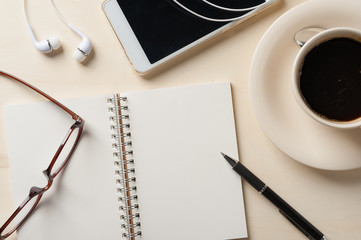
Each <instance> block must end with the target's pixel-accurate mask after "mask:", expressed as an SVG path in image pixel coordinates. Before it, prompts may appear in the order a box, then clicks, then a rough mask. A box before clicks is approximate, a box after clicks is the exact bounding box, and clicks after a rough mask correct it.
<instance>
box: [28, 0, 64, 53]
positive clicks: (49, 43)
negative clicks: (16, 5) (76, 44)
mask: <svg viewBox="0 0 361 240" xmlns="http://www.w3.org/2000/svg"><path fill="white" fill-rule="evenodd" d="M23 7H24V16H25V20H26V23H27V28H28V30H29V33H30V36H31V40H32V41H33V43H34V45H35V47H36V49H38V50H39V51H40V52H43V53H49V52H52V51H53V50H56V49H58V48H60V46H61V43H60V40H59V39H58V38H57V37H51V38H48V39H46V40H43V41H40V42H39V41H38V40H37V39H36V37H35V34H34V32H33V29H32V28H31V26H30V24H29V21H28V18H27V16H26V11H25V0H24V1H23Z"/></svg>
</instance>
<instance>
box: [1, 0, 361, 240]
mask: <svg viewBox="0 0 361 240" xmlns="http://www.w3.org/2000/svg"><path fill="white" fill-rule="evenodd" d="M54 2H55V4H56V5H57V8H58V10H59V11H60V12H61V13H62V14H63V16H64V17H65V18H66V19H67V20H68V21H70V22H71V23H72V24H73V25H75V26H77V27H78V28H80V29H81V30H82V31H83V32H84V33H86V34H87V35H88V37H89V38H90V39H91V41H92V42H93V46H94V54H93V55H92V57H91V59H90V61H89V62H88V63H87V64H86V65H83V64H79V63H77V62H76V61H75V60H74V59H72V52H73V50H74V49H75V48H76V46H77V45H78V44H79V42H80V39H79V37H78V36H77V35H75V34H74V33H73V32H72V31H71V30H69V29H68V28H67V27H66V26H65V25H64V24H63V23H62V22H61V21H60V20H59V19H58V18H57V16H56V15H55V13H54V11H53V10H52V8H51V5H50V3H49V1H46V0H38V1H28V2H27V12H28V17H29V19H30V21H31V23H32V26H33V28H34V31H35V32H36V35H37V36H38V37H39V39H45V38H48V37H50V36H58V37H59V38H60V39H61V41H62V43H63V49H62V51H61V52H60V53H59V54H56V55H44V54H41V53H39V52H38V51H37V50H36V49H35V48H34V47H33V44H32V42H31V40H30V36H29V34H28V32H27V30H26V25H25V20H24V16H23V9H22V1H1V2H0V20H1V21H0V30H1V37H0V69H1V70H3V71H7V72H9V73H12V74H14V75H16V76H18V77H21V78H23V79H24V80H26V81H28V82H30V83H32V84H34V85H36V86H37V87H39V88H40V89H42V90H43V91H45V92H47V93H49V94H50V95H51V96H53V97H55V98H57V99H66V98H76V97H82V96H93V95H98V94H104V93H113V92H114V90H116V91H119V92H123V91H133V90H144V89H155V88H161V87H162V88H163V87H172V86H183V85H191V84H199V83H207V82H216V81H230V82H231V83H232V93H233V100H234V110H235V120H236V127H237V135H238V145H239V151H240V152H239V156H240V158H241V160H242V162H243V163H244V164H245V165H247V166H248V167H249V168H250V169H253V170H254V172H255V173H257V175H259V176H260V177H261V178H262V179H263V180H264V181H265V182H267V183H268V184H269V185H270V186H272V188H273V189H274V190H275V191H276V192H277V193H279V194H280V195H281V196H283V197H284V198H285V199H286V200H287V201H288V202H289V203H290V205H292V206H294V207H295V208H296V209H297V210H298V211H299V212H301V213H303V215H304V216H306V218H308V219H309V220H310V221H311V222H312V223H313V224H314V225H315V226H317V227H318V228H319V229H320V230H322V232H324V233H325V234H326V236H327V239H332V240H359V239H361V169H356V170H350V171H324V170H319V169H314V168H311V167H308V166H305V165H303V164H301V163H299V162H297V161H295V160H293V159H291V158H290V157H288V156H287V155H286V154H284V153H283V152H282V151H280V150H279V149H278V148H277V147H276V146H275V145H273V144H272V142H271V141H270V140H269V139H268V138H267V136H266V135H265V134H264V133H263V131H262V130H261V128H260V127H259V125H258V123H257V120H256V118H255V116H254V114H253V110H252V107H251V103H250V93H249V69H250V65H251V62H252V56H253V54H254V52H255V49H256V47H257V44H258V43H259V41H260V39H261V37H262V35H263V34H264V33H265V31H266V30H267V29H268V28H269V27H270V25H271V24H272V23H273V22H274V21H275V20H276V19H277V18H278V17H280V16H281V15H282V14H283V13H285V12H286V11H287V10H289V9H291V8H292V7H294V6H296V5H298V4H302V3H303V2H305V0H281V3H279V4H278V5H277V6H275V7H274V8H273V9H271V10H269V11H267V12H264V13H262V14H261V15H259V16H257V17H255V18H252V19H251V20H249V21H247V22H246V23H244V24H241V25H240V26H237V27H236V28H235V29H232V30H230V31H228V32H226V33H224V34H222V35H221V36H219V37H217V38H216V39H214V40H212V41H210V42H209V43H207V44H205V45H204V46H203V47H200V48H199V49H197V50H195V51H193V52H192V53H191V54H189V56H186V57H182V58H180V59H178V60H176V61H174V62H172V63H170V64H168V65H167V66H165V67H164V68H162V69H160V70H159V71H156V72H155V73H153V74H150V75H147V76H139V75H137V74H136V73H135V72H134V70H133V69H132V67H131V65H130V64H129V62H128V59H127V57H126V55H125V53H124V51H123V49H122V47H121V45H120V44H119V42H118V40H117V38H116V37H115V34H114V33H113V31H112V28H111V26H110V25H109V23H108V21H107V19H106V17H105V15H104V13H103V12H102V8H101V6H102V2H103V0H93V1H87V0H78V1H70V0H66V1H54ZM0 78H1V79H0V82H1V83H0V84H1V87H0V104H1V108H0V224H2V223H3V222H4V221H5V220H6V219H7V218H8V217H9V216H10V214H11V213H12V211H13V208H14V207H17V206H14V205H13V202H12V188H11V178H10V171H9V162H8V155H7V146H6V144H7V142H6V137H5V130H6V129H5V123H4V116H3V107H4V106H6V105H10V104H18V103H26V102H35V101H41V100H43V99H42V98H41V97H40V96H37V94H34V93H33V92H32V91H30V90H27V89H25V88H24V87H22V86H20V85H19V84H16V83H15V82H13V81H10V80H8V79H6V78H3V77H0ZM24 121H26V119H24ZM19 137H21V133H19ZM29 141H31V140H30V139H29ZM19 151H21V146H19ZM31 160H32V159H29V161H31ZM243 186H244V197H245V207H246V214H247V224H248V231H249V239H252V240H268V239H272V240H274V239H277V240H283V239H294V240H296V239H300V240H303V239H305V237H304V236H303V235H302V234H301V233H300V232H299V231H297V230H296V229H295V228H294V227H293V226H292V225H291V224H290V223H289V222H287V221H286V220H285V219H284V218H283V217H282V216H281V215H280V214H279V213H278V211H277V209H276V208H275V207H273V206H272V205H271V203H269V202H268V201H266V199H264V198H263V197H261V196H260V195H259V194H258V193H257V192H256V191H255V190H254V189H252V188H251V187H250V186H249V185H248V184H246V183H244V184H243ZM25 195H26V193H24V196H25ZM10 239H16V237H15V236H12V237H10Z"/></svg>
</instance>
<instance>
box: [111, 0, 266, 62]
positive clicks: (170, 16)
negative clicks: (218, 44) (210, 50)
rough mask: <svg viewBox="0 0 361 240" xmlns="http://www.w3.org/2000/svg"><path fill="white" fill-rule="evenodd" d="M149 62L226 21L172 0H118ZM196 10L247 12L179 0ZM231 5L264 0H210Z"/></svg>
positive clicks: (221, 13) (224, 13) (219, 14)
mask: <svg viewBox="0 0 361 240" xmlns="http://www.w3.org/2000/svg"><path fill="white" fill-rule="evenodd" d="M117 1H118V4H119V6H120V8H121V9H122V11H123V13H124V15H125V17H126V18H127V20H128V22H129V24H130V26H131V27H132V29H133V32H134V33H135V35H136V37H137V39H138V41H139V43H140V44H141V46H142V48H143V50H144V52H145V54H146V56H147V57H148V60H149V62H150V63H154V62H157V61H158V60H160V59H162V58H164V57H166V56H168V55H170V54H172V53H174V52H176V51H177V50H179V49H181V48H183V47H185V46H187V45H188V44H190V43H192V42H194V41H196V40H197V39H199V38H202V37H203V36H205V35H207V34H209V33H211V32H213V31H214V30H216V29H217V28H219V27H221V26H223V25H225V24H227V22H221V23H219V22H212V21H208V20H204V19H201V18H199V17H196V16H194V15H192V14H190V13H188V12H186V11H185V10H183V9H182V8H180V7H179V6H178V5H176V4H175V3H174V2H173V1H172V0H117ZM178 1H179V2H180V3H182V4H184V5H185V6H187V7H189V8H190V9H192V10H193V11H195V12H197V13H200V14H202V15H205V16H207V17H212V18H222V19H224V18H232V17H236V16H240V15H243V14H246V13H247V11H245V12H230V11H224V10H219V9H216V8H214V7H212V6H210V5H208V4H205V3H204V2H202V0H178ZM209 1H210V2H212V3H215V4H218V5H222V6H225V7H229V8H243V7H251V6H254V5H258V4H260V3H263V2H264V0H228V1H224V0H209Z"/></svg>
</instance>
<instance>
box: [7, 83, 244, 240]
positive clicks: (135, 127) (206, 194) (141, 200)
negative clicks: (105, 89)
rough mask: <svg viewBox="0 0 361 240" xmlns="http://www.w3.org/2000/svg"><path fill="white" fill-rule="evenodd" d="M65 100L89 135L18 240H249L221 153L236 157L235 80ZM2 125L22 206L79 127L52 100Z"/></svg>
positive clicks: (238, 193)
mask: <svg viewBox="0 0 361 240" xmlns="http://www.w3.org/2000/svg"><path fill="white" fill-rule="evenodd" d="M63 103H64V104H65V105H66V106H67V107H69V108H70V109H72V110H73V111H74V112H76V113H77V114H79V115H80V116H81V117H82V118H83V119H84V120H85V128H84V133H83V136H82V138H81V140H80V143H79V145H78V148H77V149H76V151H75V153H74V154H73V157H72V159H71V161H70V162H69V164H68V165H67V167H66V169H65V170H64V172H63V173H62V175H60V176H58V178H57V179H55V182H54V185H53V186H52V188H51V189H50V190H49V191H48V192H47V193H46V194H45V195H44V197H43V199H42V201H41V202H40V204H39V206H38V208H37V210H36V211H35V213H34V214H33V215H32V217H31V218H30V219H29V220H28V221H27V222H26V223H25V224H24V226H23V227H22V228H21V229H20V230H19V232H18V239H19V240H34V239H37V240H49V239H50V240H64V239H77V240H78V239H87V240H98V239H107V240H119V239H144V240H169V239H172V240H185V239H187V240H196V239H197V240H198V239H199V240H204V239H207V240H222V239H239V238H245V237H247V230H246V222H245V213H244V205H243V195H242V187H241V181H240V178H239V176H238V175H237V174H235V173H234V172H233V170H232V169H231V168H230V167H229V164H228V163H227V162H226V161H224V159H223V157H222V156H221V154H220V152H221V151H223V152H225V153H227V154H229V155H231V156H234V157H237V153H238V151H237V140H236V134H235V125H234V116H233V106H232V97H231V89H230V84H229V83H212V84H203V85H197V86H188V87H176V88H168V89H158V90H149V91H139V92H130V93H122V94H119V95H113V96H96V97H89V98H81V99H75V100H66V101H63ZM5 121H6V134H7V145H8V152H9V159H10V169H11V177H12V187H13V199H14V207H17V206H18V205H19V203H20V202H21V201H22V200H24V199H25V197H26V195H27V194H28V191H29V189H30V187H31V186H34V185H35V186H44V184H45V178H44V176H43V175H42V172H41V171H42V170H44V169H45V168H46V167H47V165H48V164H49V162H50V160H51V157H52V156H53V154H54V153H55V151H56V149H57V147H58V146H59V144H60V142H61V140H62V138H63V136H64V135H65V133H66V131H67V129H68V127H69V126H70V122H72V121H71V119H70V118H69V117H68V115H66V114H64V113H63V112H62V111H60V110H59V109H58V108H57V107H56V106H54V105H53V104H52V103H50V102H45V103H31V104H26V105H17V106H9V107H7V108H6V109H5ZM128 133H130V134H128ZM130 142H131V144H130ZM122 156H123V157H122ZM122 158H123V164H120V165H118V164H117V163H119V162H120V161H121V159H122ZM130 159H134V163H133V162H132V161H127V160H130ZM124 167H125V168H127V170H125V169H124ZM132 169H134V170H135V172H133V171H132ZM128 170H129V173H127V175H125V174H124V173H125V172H128ZM133 177H135V178H136V179H135V180H136V181H133V180H134V179H133ZM122 178H125V179H122ZM130 179H131V180H132V181H130ZM128 180H129V181H128ZM124 185H126V186H124ZM124 189H125V191H124ZM124 199H128V200H129V201H124ZM125 208H128V210H129V209H130V210H131V214H130V213H129V211H125V210H123V209H125ZM130 220H131V221H130ZM129 224H133V225H130V226H129ZM131 233H133V235H136V236H137V237H136V238H134V237H127V236H129V234H131ZM138 234H139V235H140V236H138Z"/></svg>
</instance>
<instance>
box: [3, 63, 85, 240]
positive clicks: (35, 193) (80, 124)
mask: <svg viewBox="0 0 361 240" xmlns="http://www.w3.org/2000/svg"><path fill="white" fill-rule="evenodd" d="M0 75H2V76H4V77H7V78H10V79H13V80H15V81H17V82H19V83H21V84H23V85H25V86H27V87H29V88H31V89H32V90H34V91H35V92H37V93H39V94H40V95H42V96H43V97H45V98H47V99H49V100H50V101H51V102H53V103H54V104H56V105H57V106H58V107H60V108H61V109H63V110H64V111H65V112H67V113H68V114H69V115H70V116H71V117H72V119H73V120H75V123H73V124H72V125H71V126H70V128H69V130H68V132H67V133H66V135H65V137H64V139H63V141H62V142H61V144H60V146H59V148H58V150H57V151H56V153H55V155H54V157H53V158H52V160H51V162H50V164H49V166H48V168H47V169H45V170H44V171H43V174H44V175H45V177H46V179H47V180H48V184H47V185H46V186H45V187H43V188H40V187H35V186H33V187H31V188H30V191H29V195H28V196H27V197H26V198H25V200H24V201H23V202H22V203H21V204H20V206H19V207H18V208H17V209H16V210H15V211H14V212H13V214H12V215H11V216H10V217H9V219H8V220H7V221H6V222H5V223H4V224H3V225H2V226H1V228H0V240H4V239H6V238H8V237H9V236H10V235H12V234H13V233H14V232H15V231H17V230H18V229H19V228H20V227H21V226H22V225H23V224H24V223H25V222H26V220H27V219H28V218H29V217H30V216H31V215H32V214H33V212H34V210H35V209H36V207H37V205H38V203H39V202H40V200H41V198H42V196H43V194H44V193H45V192H46V191H47V190H48V189H49V188H50V187H51V186H52V184H53V180H54V178H55V177H56V176H57V175H58V174H59V173H60V172H61V170H63V169H64V167H65V166H66V165H67V163H68V162H69V160H70V158H71V155H72V154H73V152H74V150H75V148H76V146H77V145H78V143H79V139H80V137H81V134H82V132H83V128H84V120H83V119H82V118H81V117H80V116H78V115H77V114H76V113H74V112H73V111H71V110H70V109H69V108H67V107H66V106H64V105H63V104H61V103H60V102H58V101H57V100H56V99H54V98H53V97H51V96H49V95H48V94H46V93H45V92H43V91H41V90H40V89H38V88H36V87H34V86H33V85H31V84H29V83H27V82H25V81H23V80H21V79H20V78H18V77H15V76H13V75H11V74H9V73H6V72H3V71H1V70H0ZM76 129H78V130H79V131H78V133H77V136H76V139H75V142H74V144H73V146H72V147H71V149H70V151H69V153H68V155H67V156H66V158H65V160H64V162H63V163H62V165H60V167H59V168H58V169H57V170H56V171H55V172H54V173H51V171H52V170H53V167H54V165H55V162H56V161H57V160H58V157H59V155H60V153H61V151H62V150H63V148H64V146H65V145H66V143H67V141H68V140H69V138H70V136H71V135H72V133H73V132H74V130H76ZM34 197H37V199H36V201H35V203H34V205H33V207H32V208H31V209H30V211H29V212H28V213H27V214H26V215H25V217H24V218H23V219H22V220H21V221H20V222H19V223H18V224H17V225H16V226H15V227H14V228H13V229H11V230H10V231H8V232H7V233H6V234H4V235H2V233H3V231H4V230H5V229H6V228H7V227H8V226H9V225H10V223H11V222H12V221H13V220H14V219H15V217H16V216H17V215H18V214H19V213H20V212H21V210H22V209H23V208H24V207H25V206H26V205H27V204H28V203H29V201H30V200H31V199H33V198H34Z"/></svg>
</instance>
